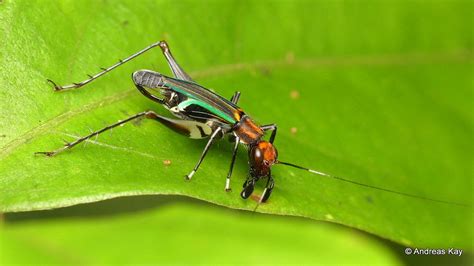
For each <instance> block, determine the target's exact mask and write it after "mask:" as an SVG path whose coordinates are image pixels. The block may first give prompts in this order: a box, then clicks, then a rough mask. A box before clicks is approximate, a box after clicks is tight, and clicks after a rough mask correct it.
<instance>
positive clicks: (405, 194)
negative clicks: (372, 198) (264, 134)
mask: <svg viewBox="0 0 474 266" xmlns="http://www.w3.org/2000/svg"><path fill="white" fill-rule="evenodd" d="M275 164H283V165H288V166H291V167H294V168H298V169H301V170H306V171H308V172H310V173H313V174H317V175H320V176H325V177H329V178H334V179H337V180H340V181H344V182H347V183H351V184H354V185H358V186H362V187H366V188H373V189H376V190H380V191H385V192H388V193H393V194H397V195H402V196H406V197H411V198H415V199H420V200H426V201H433V202H438V203H444V204H450V205H456V206H461V207H471V206H470V205H469V204H466V203H460V202H453V201H446V200H439V199H432V198H427V197H423V196H418V195H415V194H410V193H406V192H399V191H395V190H391V189H388V188H383V187H377V186H373V185H367V184H363V183H360V182H357V181H353V180H349V179H345V178H342V177H338V176H334V175H329V174H326V173H323V172H319V171H316V170H313V169H309V168H306V167H303V166H299V165H296V164H292V163H287V162H282V161H277V162H276V163H275Z"/></svg>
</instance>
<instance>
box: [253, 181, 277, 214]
mask: <svg viewBox="0 0 474 266" xmlns="http://www.w3.org/2000/svg"><path fill="white" fill-rule="evenodd" d="M274 186H275V181H273V177H272V174H271V173H270V174H268V180H267V184H266V185H265V188H264V189H263V192H262V196H260V199H259V200H258V202H257V205H256V206H255V208H254V209H253V211H254V212H255V211H257V208H258V206H260V204H262V203H265V202H266V201H267V200H268V198H270V195H271V194H272V190H273V187H274Z"/></svg>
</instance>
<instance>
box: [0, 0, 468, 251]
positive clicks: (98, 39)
mask: <svg viewBox="0 0 474 266" xmlns="http://www.w3.org/2000/svg"><path fill="white" fill-rule="evenodd" d="M470 10H472V3H471V2H469V1H450V2H447V1H446V2H412V1H400V2H398V1H397V2H395V1H393V2H378V1H374V2H372V1H367V2H363V3H360V2H359V1H357V2H356V1H354V2H338V1H331V2H329V1H327V2H326V1H321V2H316V1H314V2H313V1H311V2H295V3H293V2H292V3H290V2H253V1H251V2H244V3H243V2H241V1H234V2H231V1H226V2H207V3H199V2H194V1H184V2H183V1H180V2H179V3H176V2H175V1H164V2H161V1H141V2H140V3H139V4H137V3H135V2H134V1H114V2H110V1H108V2H99V1H79V2H74V1H61V2H54V4H51V5H44V4H43V2H31V1H15V2H13V1H6V2H3V3H0V28H1V30H2V32H3V33H2V37H3V38H2V39H3V41H2V42H1V43H0V51H1V55H0V84H1V86H2V88H1V90H0V94H1V95H0V96H1V99H2V101H1V106H0V136H1V137H0V145H1V147H2V148H1V151H0V159H1V164H0V195H1V196H0V209H1V210H2V211H4V212H14V211H29V210H40V209H49V208H57V207H62V206H69V205H75V204H79V203H85V202H93V201H98V200H103V199H107V198H113V197H118V196H124V195H138V194H176V195H186V196H190V197H194V198H198V199H202V200H205V201H209V202H213V203H216V204H219V205H223V206H228V207H231V208H239V209H254V208H255V206H256V203H255V201H253V200H242V199H241V198H240V196H239V193H240V188H241V184H242V183H243V182H244V180H245V178H246V175H247V163H246V160H247V158H246V154H245V151H244V149H241V152H240V154H239V156H238V159H237V162H236V167H235V170H234V174H233V179H232V187H233V191H232V192H231V193H225V192H224V182H225V176H226V174H227V170H228V167H229V163H230V156H231V149H232V147H231V146H232V145H231V144H230V143H228V142H227V141H225V140H223V141H221V142H219V143H218V144H217V145H215V147H213V149H212V150H211V151H210V152H209V154H208V156H207V157H206V159H205V161H204V163H203V164H202V166H201V168H200V170H199V171H198V172H197V174H196V175H195V177H194V178H193V180H192V181H191V182H185V181H184V180H183V176H184V175H185V174H187V173H188V172H189V171H190V170H191V169H192V167H193V166H194V164H195V163H196V161H197V159H198V157H199V155H200V153H201V151H202V148H203V147H204V145H205V140H204V141H195V140H190V139H187V138H185V137H182V136H180V135H176V134H174V133H173V132H171V131H170V130H168V129H167V128H164V127H163V126H161V125H159V124H156V123H155V122H153V121H141V122H140V123H135V124H134V123H130V124H127V125H125V126H123V127H121V128H117V129H114V130H113V132H108V133H104V134H103V135H101V136H100V137H99V138H98V139H97V140H91V141H90V142H89V143H88V144H87V145H82V146H81V147H77V148H74V149H73V150H71V151H68V152H65V153H62V154H60V155H58V156H57V157H53V158H45V157H37V156H36V157H35V156H33V153H34V152H36V151H45V150H52V149H56V148H59V147H60V146H61V145H62V140H61V139H66V140H67V141H71V140H74V139H75V138H77V137H79V136H83V135H86V134H88V133H89V129H94V130H97V129H100V128H102V127H104V126H106V125H108V124H111V123H114V122H116V121H117V120H119V119H124V118H126V117H127V116H130V115H133V114H135V113H138V112H140V111H144V110H148V109H153V110H156V111H157V112H159V113H161V114H164V115H169V114H168V113H167V112H166V110H164V108H162V107H161V106H157V105H156V104H154V103H153V102H151V101H149V100H148V99H146V98H144V97H142V96H141V95H140V93H139V92H138V91H136V90H135V89H134V86H133V83H132V82H131V79H130V74H131V73H132V72H133V71H134V70H137V69H154V70H157V71H160V72H163V73H165V74H168V75H170V71H169V70H168V68H167V66H166V64H165V61H164V59H163V57H162V56H161V54H160V52H159V51H154V52H149V54H148V55H147V56H142V57H141V58H139V59H137V60H135V61H133V62H131V63H128V64H126V65H124V66H123V67H121V68H119V69H117V70H116V71H113V72H112V73H110V74H108V75H107V76H106V77H103V78H101V79H99V80H97V81H94V82H93V83H91V84H90V85H88V86H86V87H84V88H83V89H80V90H76V91H71V92H65V93H54V92H53V91H52V89H51V88H50V85H49V84H47V82H46V79H47V78H50V79H53V80H55V81H56V82H58V83H60V84H67V83H70V82H73V81H80V80H82V79H84V78H85V75H84V74H86V73H89V74H93V73H94V71H96V70H98V68H99V66H100V67H105V66H108V65H111V64H113V63H114V62H116V61H115V60H117V59H118V58H124V57H126V56H128V55H130V54H132V53H133V52H136V51H137V50H139V49H141V48H143V47H145V46H146V45H149V44H151V43H153V42H155V41H157V40H160V39H167V40H168V42H169V44H170V46H171V49H172V50H173V53H174V55H175V57H176V58H177V59H178V61H179V62H180V64H181V65H182V66H183V67H184V68H185V69H187V70H188V72H189V73H190V74H191V76H192V77H194V78H195V79H196V80H197V81H198V82H200V83H201V84H203V85H204V86H206V87H209V88H213V89H214V90H215V91H217V92H218V93H219V94H221V95H224V96H225V97H229V98H230V96H231V95H232V94H233V92H234V91H236V90H239V91H241V92H242V97H241V100H240V102H239V105H240V106H241V107H242V108H244V110H245V111H246V112H247V113H248V114H251V115H252V117H253V118H254V119H255V120H256V121H259V122H260V123H262V124H268V123H277V124H278V126H279V127H278V136H277V138H276V146H277V147H278V151H279V159H281V160H282V161H290V162H293V163H296V164H301V165H303V166H307V167H311V168H314V169H317V170H319V171H322V172H325V173H330V174H333V175H336V176H341V177H343V178H346V179H350V180H353V181H355V182H360V183H364V184H369V185H373V186H378V187H383V188H387V189H390V190H395V191H400V192H404V193H409V194H415V195H418V196H421V197H427V198H432V199H439V200H445V201H451V202H461V203H465V204H468V205H471V204H472V179H473V171H472V161H473V153H472V150H473V145H472V141H471V140H472V135H473V112H472V106H471V105H472V102H473V93H472V91H473V90H472V84H473V83H472V82H473V80H472V67H473V57H472V50H471V48H472V34H471V23H470V22H471V21H470V19H469V18H470ZM441 18H442V19H441ZM297 95H299V97H295V96H297ZM295 98H296V99H295ZM295 131H296V133H295ZM292 132H293V133H292ZM163 160H170V161H171V165H170V166H166V165H165V164H164V163H163ZM272 173H273V174H274V176H275V180H276V187H275V189H274V191H273V194H272V197H271V199H270V201H269V203H267V204H264V205H262V206H260V207H259V208H258V210H257V211H260V212H267V213H275V214H283V215H295V216H304V217H310V218H312V219H317V220H328V221H332V222H335V223H340V224H344V225H347V226H351V227H354V228H358V229H361V230H364V231H367V232H371V233H373V234H376V235H379V236H381V237H384V238H387V239H391V240H393V241H396V242H399V243H402V244H404V245H411V246H423V247H452V246H454V247H457V248H468V249H472V228H471V217H472V208H471V207H470V206H469V207H463V206H457V205H453V204H444V203H439V202H433V201H429V200H421V199H416V198H411V197H407V196H403V195H396V194H393V193H388V192H383V191H379V190H375V189H370V188H366V187H360V186H356V185H354V184H350V183H345V182H341V181H340V180H335V179H329V178H326V177H322V176H317V175H312V174H310V173H308V172H304V171H301V170H298V169H294V168H289V167H286V166H275V167H274V168H273V171H272ZM260 183H263V182H260ZM262 186H263V184H259V188H258V190H257V191H256V192H257V193H259V192H260V191H261V189H262Z"/></svg>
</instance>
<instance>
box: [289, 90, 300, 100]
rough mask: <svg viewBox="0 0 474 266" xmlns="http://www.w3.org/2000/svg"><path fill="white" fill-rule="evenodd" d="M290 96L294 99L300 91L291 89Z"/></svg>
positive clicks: (298, 95) (298, 96)
mask: <svg viewBox="0 0 474 266" xmlns="http://www.w3.org/2000/svg"><path fill="white" fill-rule="evenodd" d="M290 98H291V99H293V100H296V99H298V98H300V92H299V91H297V90H292V91H291V92H290Z"/></svg>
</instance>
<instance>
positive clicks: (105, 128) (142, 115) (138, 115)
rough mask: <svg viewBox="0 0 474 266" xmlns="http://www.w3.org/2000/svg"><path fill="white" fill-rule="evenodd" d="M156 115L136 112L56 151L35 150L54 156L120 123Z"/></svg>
mask: <svg viewBox="0 0 474 266" xmlns="http://www.w3.org/2000/svg"><path fill="white" fill-rule="evenodd" d="M156 116H158V115H157V114H156V113H155V112H153V111H145V112H141V113H138V114H136V115H133V116H130V117H129V118H127V119H125V120H120V121H118V122H117V123H115V124H112V125H110V126H106V127H104V128H102V129H100V130H97V131H95V132H92V133H91V134H89V135H87V136H84V137H82V138H79V139H77V140H75V141H73V142H70V143H66V144H65V145H64V146H63V147H61V148H59V149H57V150H54V151H40V152H35V154H44V155H46V156H49V157H51V156H54V155H56V154H58V153H60V152H63V151H65V150H69V149H71V148H72V147H74V146H76V145H77V144H79V143H81V142H83V141H86V140H88V139H90V138H92V137H94V136H97V135H99V134H101V133H103V132H105V131H107V130H110V129H112V128H114V127H118V126H120V125H123V124H125V123H127V122H130V121H132V120H134V119H137V118H140V117H146V118H155V117H156Z"/></svg>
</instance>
